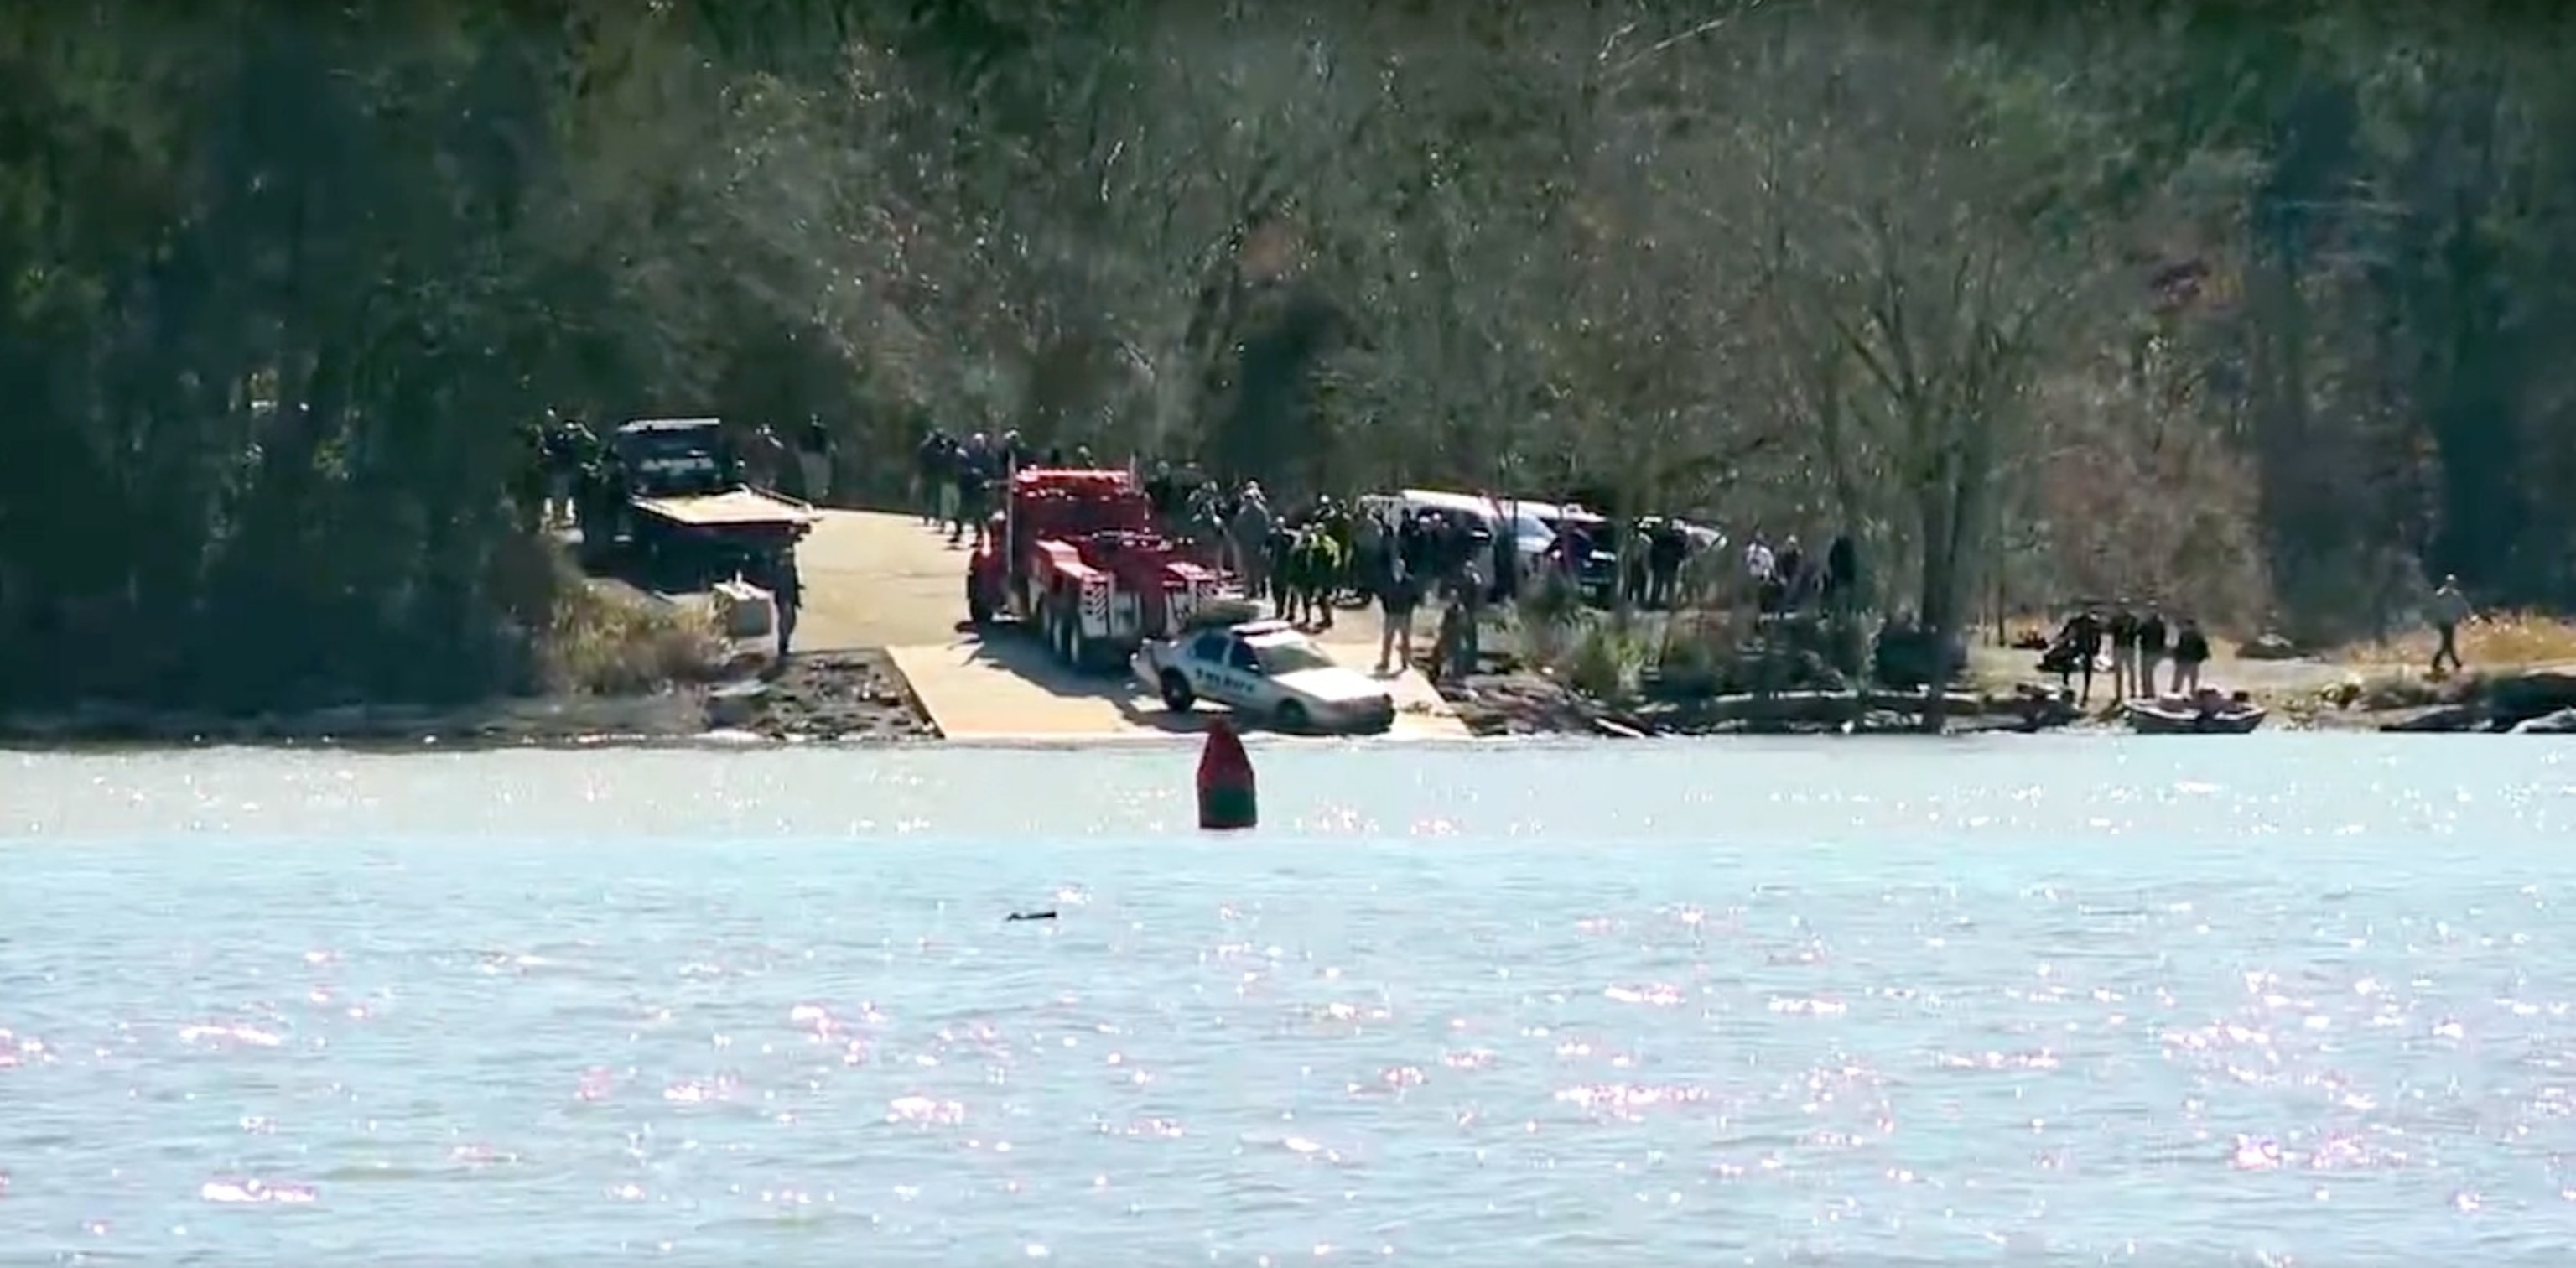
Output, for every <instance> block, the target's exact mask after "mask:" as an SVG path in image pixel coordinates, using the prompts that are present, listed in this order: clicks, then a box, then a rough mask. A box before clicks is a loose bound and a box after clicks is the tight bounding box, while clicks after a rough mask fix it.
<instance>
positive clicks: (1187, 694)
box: [1158, 669, 1199, 713]
mask: <svg viewBox="0 0 2576 1268" xmlns="http://www.w3.org/2000/svg"><path fill="white" fill-rule="evenodd" d="M1158 681H1159V682H1161V684H1162V688H1163V707H1164V708H1166V709H1169V710H1171V711H1172V712H1174V713H1187V712H1189V711H1190V710H1191V709H1193V708H1195V707H1197V705H1198V702H1199V695H1198V693H1197V692H1195V691H1192V690H1190V680H1189V678H1188V677H1187V676H1186V675H1184V674H1182V673H1181V671H1179V670H1177V669H1166V670H1164V671H1163V672H1162V675H1161V677H1160V678H1159V679H1158Z"/></svg>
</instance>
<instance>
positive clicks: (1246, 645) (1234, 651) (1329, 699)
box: [1135, 621, 1395, 733]
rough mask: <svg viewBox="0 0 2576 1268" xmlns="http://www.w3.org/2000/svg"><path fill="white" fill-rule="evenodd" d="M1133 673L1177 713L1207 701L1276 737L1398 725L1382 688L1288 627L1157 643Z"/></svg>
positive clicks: (1226, 630)
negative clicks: (1253, 720) (1252, 719)
mask: <svg viewBox="0 0 2576 1268" xmlns="http://www.w3.org/2000/svg"><path fill="white" fill-rule="evenodd" d="M1135 670H1136V680H1137V681H1138V682H1141V683H1143V684H1144V685H1145V686H1147V687H1150V688H1152V689H1153V691H1154V692H1155V694H1157V695H1159V696H1161V697H1162V698H1163V704H1164V706H1165V707H1167V708H1169V709H1171V710H1172V711H1173V712H1176V713H1178V712H1184V711H1187V710H1189V709H1192V708H1194V707H1196V706H1197V704H1198V702H1199V701H1201V700H1209V701H1214V702H1216V703H1218V704H1222V705H1226V706H1228V707H1230V708H1232V709H1234V710H1235V711H1236V712H1238V713H1243V714H1248V715H1250V716H1252V717H1255V718H1258V719H1260V720H1262V721H1264V722H1267V723H1269V724H1270V725H1271V726H1273V727H1275V728H1277V729H1278V730H1281V731H1291V732H1299V731H1335V732H1359V733H1375V732H1378V731H1384V730H1386V729H1387V728H1388V727H1391V726H1394V725H1395V697H1394V696H1392V695H1390V694H1388V692H1387V689H1386V686H1385V684H1383V683H1380V682H1378V681H1377V680H1376V679H1374V678H1371V677H1369V676H1368V675H1366V674H1363V673H1360V672H1359V671H1357V670H1354V669H1348V668H1345V667H1343V666H1342V665H1341V664H1340V663H1338V662H1336V661H1335V660H1333V658H1332V657H1330V656H1327V655H1325V654H1324V651H1323V649H1322V648H1319V647H1317V646H1315V644H1314V641H1313V640H1312V639H1309V638H1307V637H1306V636H1305V635H1304V634H1301V633H1299V632H1298V631H1297V629H1296V627H1295V626H1292V625H1290V624H1288V623H1287V622H1286V621H1249V622H1245V623H1243V624H1240V625H1232V626H1226V627H1222V628H1214V629H1202V630H1195V631H1192V632H1190V633H1187V634H1183V635H1182V636H1181V637H1179V638H1173V639H1157V640H1154V641H1152V642H1148V643H1147V644H1145V646H1144V648H1143V650H1141V651H1138V652H1137V653H1136V661H1135Z"/></svg>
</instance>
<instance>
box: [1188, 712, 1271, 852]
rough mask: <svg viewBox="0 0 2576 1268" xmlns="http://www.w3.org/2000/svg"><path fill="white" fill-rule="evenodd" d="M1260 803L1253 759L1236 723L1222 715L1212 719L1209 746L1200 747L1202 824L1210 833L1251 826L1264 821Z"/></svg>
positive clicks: (1200, 806) (1200, 815) (1209, 728)
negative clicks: (1235, 727)
mask: <svg viewBox="0 0 2576 1268" xmlns="http://www.w3.org/2000/svg"><path fill="white" fill-rule="evenodd" d="M1260 802H1261V799H1260V795H1259V793H1258V792H1257V791H1256V790H1255V789H1254V787H1253V779H1252V758H1251V757H1250V756H1249V755H1247V754H1245V753H1244V751H1243V740H1242V738H1241V737H1239V736H1237V735H1236V734H1235V733H1234V723H1232V722H1231V721H1228V720H1227V719H1226V718H1225V717H1224V716H1223V715H1219V716H1218V717H1216V718H1215V719H1213V720H1211V721H1210V722H1209V724H1208V737H1207V745H1206V747H1204V748H1201V749H1200V750H1199V826H1200V827H1201V828H1204V829H1206V830H1208V831H1210V832H1232V831H1236V830H1238V829H1242V828H1249V827H1251V826H1253V825H1254V824H1257V823H1259V822H1260V821H1261V804H1260Z"/></svg>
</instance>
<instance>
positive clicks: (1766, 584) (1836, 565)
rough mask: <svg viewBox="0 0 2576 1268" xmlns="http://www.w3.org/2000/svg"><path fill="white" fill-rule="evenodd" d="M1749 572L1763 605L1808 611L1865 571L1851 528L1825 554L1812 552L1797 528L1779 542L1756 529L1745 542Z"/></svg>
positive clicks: (1845, 588) (1779, 610)
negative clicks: (1799, 536)
mask: <svg viewBox="0 0 2576 1268" xmlns="http://www.w3.org/2000/svg"><path fill="white" fill-rule="evenodd" d="M1744 575H1745V580H1746V581H1747V582H1748V583H1749V584H1750V585H1751V586H1752V589H1753V594H1754V603H1755V606H1756V607H1757V608H1758V609H1759V610H1760V611H1763V612H1765V613H1783V612H1799V611H1804V610H1806V609H1807V608H1808V607H1809V606H1810V605H1812V604H1815V603H1817V602H1819V601H1830V600H1832V599H1833V598H1835V597H1836V596H1838V595H1843V594H1849V593H1851V592H1852V591H1853V589H1854V587H1855V585H1856V583H1857V582H1858V580H1859V577H1860V549H1859V547H1857V546H1855V545H1854V544H1853V543H1852V539H1851V535H1850V534H1848V533H1845V534H1838V535H1836V536H1835V538H1834V540H1833V542H1832V543H1831V544H1830V545H1828V546H1826V548H1825V552H1824V554H1822V555H1814V554H1810V553H1808V551H1807V549H1806V548H1805V547H1804V546H1801V545H1800V544H1799V542H1798V536H1797V534H1795V533H1792V534H1790V535H1789V536H1787V537H1784V538H1782V539H1781V541H1780V544H1779V546H1778V547H1776V548H1775V547H1773V546H1772V544H1771V539H1770V538H1769V537H1768V536H1767V535H1765V534H1764V533H1763V532H1762V531H1761V530H1760V529H1755V530H1754V531H1753V535H1752V536H1751V537H1749V538H1747V539H1746V540H1745V543H1744Z"/></svg>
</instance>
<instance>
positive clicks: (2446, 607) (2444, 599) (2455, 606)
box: [2432, 576, 2475, 675]
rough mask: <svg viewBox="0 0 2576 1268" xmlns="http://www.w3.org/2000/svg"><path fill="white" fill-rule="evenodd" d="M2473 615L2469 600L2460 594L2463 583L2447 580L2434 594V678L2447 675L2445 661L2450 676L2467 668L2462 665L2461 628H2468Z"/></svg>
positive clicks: (2444, 578)
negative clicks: (2444, 668)
mask: <svg viewBox="0 0 2576 1268" xmlns="http://www.w3.org/2000/svg"><path fill="white" fill-rule="evenodd" d="M2474 614H2475V609H2473V608H2471V607H2470V606H2469V599H2468V596H2467V595H2464V594H2461V593H2460V579H2459V578H2458V577H2457V576H2444V577H2443V578H2442V586H2441V588H2440V589H2438V590H2435V591H2434V592H2433V612H2432V616H2433V637H2434V639H2435V644H2434V647H2433V670H2432V672H2433V673H2434V674H2436V675H2439V674H2441V673H2443V672H2444V671H2443V668H2442V662H2444V661H2449V662H2450V670H2449V672H2451V673H2458V672H2459V671H2461V670H2463V669H2466V668H2468V666H2467V665H2465V664H2463V663H2461V661H2460V642H2459V639H2460V627H2461V626H2462V625H2465V624H2467V623H2468V620H2469V617H2470V616H2472V615H2474Z"/></svg>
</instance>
